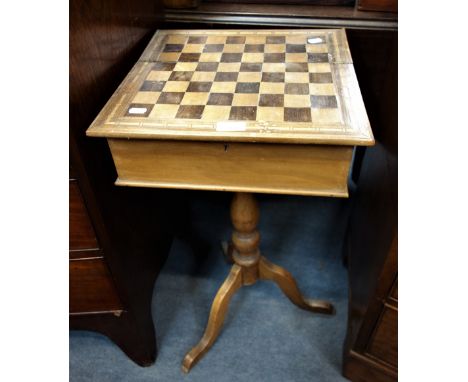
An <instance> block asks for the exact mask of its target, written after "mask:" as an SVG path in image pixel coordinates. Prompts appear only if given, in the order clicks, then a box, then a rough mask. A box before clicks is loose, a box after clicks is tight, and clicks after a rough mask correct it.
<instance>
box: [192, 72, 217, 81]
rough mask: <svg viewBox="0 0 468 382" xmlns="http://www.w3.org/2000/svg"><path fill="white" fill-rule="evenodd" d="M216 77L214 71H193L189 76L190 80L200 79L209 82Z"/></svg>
mask: <svg viewBox="0 0 468 382" xmlns="http://www.w3.org/2000/svg"><path fill="white" fill-rule="evenodd" d="M215 77H216V72H194V73H193V76H192V78H191V80H192V82H194V81H201V82H211V81H214V79H215Z"/></svg>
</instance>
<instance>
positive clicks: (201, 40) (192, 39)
mask: <svg viewBox="0 0 468 382" xmlns="http://www.w3.org/2000/svg"><path fill="white" fill-rule="evenodd" d="M187 43H188V44H205V43H206V36H189V38H188V41H187Z"/></svg>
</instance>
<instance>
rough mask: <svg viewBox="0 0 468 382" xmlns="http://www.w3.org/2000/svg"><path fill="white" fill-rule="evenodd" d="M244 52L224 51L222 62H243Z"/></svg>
mask: <svg viewBox="0 0 468 382" xmlns="http://www.w3.org/2000/svg"><path fill="white" fill-rule="evenodd" d="M241 59H242V53H223V54H222V56H221V62H241Z"/></svg>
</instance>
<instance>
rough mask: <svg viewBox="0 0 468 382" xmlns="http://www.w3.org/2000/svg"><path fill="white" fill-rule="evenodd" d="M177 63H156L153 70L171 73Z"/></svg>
mask: <svg viewBox="0 0 468 382" xmlns="http://www.w3.org/2000/svg"><path fill="white" fill-rule="evenodd" d="M175 65H176V63H175V62H156V63H155V64H154V66H153V70H159V71H161V72H171V71H172V70H174V66H175Z"/></svg>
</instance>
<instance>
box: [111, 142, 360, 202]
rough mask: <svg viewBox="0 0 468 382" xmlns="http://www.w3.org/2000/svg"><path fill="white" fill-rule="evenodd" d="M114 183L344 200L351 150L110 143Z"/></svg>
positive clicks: (329, 147) (306, 147)
mask: <svg viewBox="0 0 468 382" xmlns="http://www.w3.org/2000/svg"><path fill="white" fill-rule="evenodd" d="M108 142H109V147H110V149H111V152H112V156H113V158H114V163H115V165H116V168H117V173H118V179H117V182H116V184H118V185H124V186H139V187H162V188H182V189H202V190H218V191H239V192H260V193H278V194H295V195H319V196H337V197H347V196H348V189H347V179H348V172H349V167H350V163H351V158H352V153H353V148H352V147H349V146H327V145H300V144H273V143H271V144H268V143H255V144H252V143H238V142H232V143H222V142H196V141H163V140H141V139H130V140H128V139H109V140H108Z"/></svg>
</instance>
